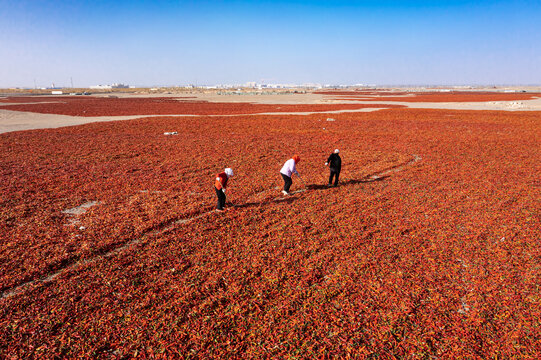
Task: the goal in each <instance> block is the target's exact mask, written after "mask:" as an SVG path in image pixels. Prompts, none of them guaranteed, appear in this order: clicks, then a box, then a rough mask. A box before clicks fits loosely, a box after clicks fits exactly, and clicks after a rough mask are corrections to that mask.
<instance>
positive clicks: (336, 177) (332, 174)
mask: <svg viewBox="0 0 541 360" xmlns="http://www.w3.org/2000/svg"><path fill="white" fill-rule="evenodd" d="M333 177H335V178H334V186H338V178H339V177H340V170H338V171H336V170H331V175H329V185H330V184H332V178H333Z"/></svg>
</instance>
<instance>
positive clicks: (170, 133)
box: [163, 131, 178, 135]
mask: <svg viewBox="0 0 541 360" xmlns="http://www.w3.org/2000/svg"><path fill="white" fill-rule="evenodd" d="M163 134H164V135H178V132H176V131H167V132H164V133H163Z"/></svg>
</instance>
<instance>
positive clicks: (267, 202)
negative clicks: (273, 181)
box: [228, 175, 389, 209]
mask: <svg viewBox="0 0 541 360" xmlns="http://www.w3.org/2000/svg"><path fill="white" fill-rule="evenodd" d="M388 177H389V175H384V176H377V175H367V176H365V177H364V178H362V179H352V180H347V181H344V182H342V183H340V184H339V185H338V186H347V185H355V184H362V183H371V182H376V181H383V180H385V179H386V178H388ZM330 188H333V186H327V185H318V184H310V185H307V186H306V190H327V189H330ZM302 192H304V190H298V191H294V192H292V194H291V195H288V196H287V197H280V196H278V197H276V198H274V199H270V200H263V201H260V202H256V201H252V202H247V203H244V204H232V203H228V206H230V207H234V208H237V209H245V208H251V207H256V206H258V207H262V206H267V205H270V204H272V203H283V204H291V203H293V202H294V201H297V200H298V199H299V197H297V196H295V195H297V194H298V193H302Z"/></svg>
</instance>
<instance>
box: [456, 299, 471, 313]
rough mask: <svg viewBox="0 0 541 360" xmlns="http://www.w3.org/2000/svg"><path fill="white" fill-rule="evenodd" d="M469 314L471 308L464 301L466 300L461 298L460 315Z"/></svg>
mask: <svg viewBox="0 0 541 360" xmlns="http://www.w3.org/2000/svg"><path fill="white" fill-rule="evenodd" d="M468 312H470V306H469V305H468V304H466V302H465V301H464V298H460V308H459V309H458V313H459V314H462V315H465V314H467V313H468Z"/></svg>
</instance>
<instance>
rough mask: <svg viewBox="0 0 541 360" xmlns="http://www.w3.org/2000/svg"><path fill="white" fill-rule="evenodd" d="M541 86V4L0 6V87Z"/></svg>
mask: <svg viewBox="0 0 541 360" xmlns="http://www.w3.org/2000/svg"><path fill="white" fill-rule="evenodd" d="M70 79H73V84H74V85H75V86H81V87H83V86H89V85H96V84H111V83H114V82H121V83H127V84H130V85H140V86H155V85H182V84H197V85H202V84H207V85H213V84H231V83H235V84H240V83H245V82H247V81H256V82H266V83H307V82H312V83H321V84H329V83H330V84H356V83H364V84H378V85H385V84H397V85H399V84H402V85H411V84H420V85H422V84H445V85H460V84H485V85H490V84H541V0H536V1H513V0H507V1H485V0H478V1H461V0H449V1H387V0H370V1H316V0H314V1H304V0H293V1H280V0H278V1H205V0H198V1H195V0H194V1H182V0H177V1H173V0H169V1H167V0H153V1H150V0H148V1H142V0H115V1H102V0H93V1H90V0H50V1H44V0H0V87H15V86H27V87H33V86H34V81H35V83H36V85H37V86H38V87H40V86H50V85H51V83H55V84H56V85H57V86H69V85H70V82H71V80H70Z"/></svg>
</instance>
